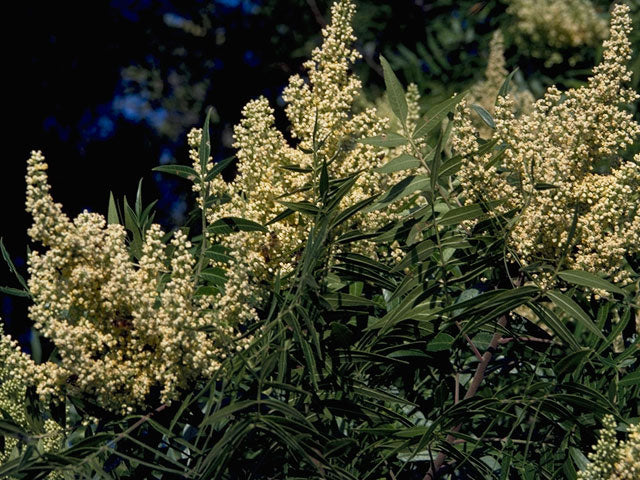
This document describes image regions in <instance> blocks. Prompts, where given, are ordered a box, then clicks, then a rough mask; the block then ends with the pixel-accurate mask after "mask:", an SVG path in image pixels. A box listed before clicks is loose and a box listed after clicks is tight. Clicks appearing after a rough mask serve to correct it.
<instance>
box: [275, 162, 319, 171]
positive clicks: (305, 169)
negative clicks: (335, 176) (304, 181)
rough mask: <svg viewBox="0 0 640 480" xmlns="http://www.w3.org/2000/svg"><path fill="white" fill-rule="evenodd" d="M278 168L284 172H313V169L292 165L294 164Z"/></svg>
mask: <svg viewBox="0 0 640 480" xmlns="http://www.w3.org/2000/svg"><path fill="white" fill-rule="evenodd" d="M278 168H281V169H283V170H288V171H290V172H296V173H311V172H312V171H313V169H312V168H309V167H301V166H300V165H292V164H286V165H280V166H279V167H278Z"/></svg>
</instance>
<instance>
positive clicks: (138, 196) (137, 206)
mask: <svg viewBox="0 0 640 480" xmlns="http://www.w3.org/2000/svg"><path fill="white" fill-rule="evenodd" d="M134 208H135V209H136V210H135V211H136V217H137V218H138V220H140V219H141V217H142V179H140V181H139V182H138V190H136V203H135V205H134Z"/></svg>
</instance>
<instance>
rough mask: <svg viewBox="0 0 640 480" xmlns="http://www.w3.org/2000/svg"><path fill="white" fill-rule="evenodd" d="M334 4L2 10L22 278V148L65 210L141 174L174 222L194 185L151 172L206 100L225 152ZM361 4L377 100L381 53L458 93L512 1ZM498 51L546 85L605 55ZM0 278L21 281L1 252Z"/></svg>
mask: <svg viewBox="0 0 640 480" xmlns="http://www.w3.org/2000/svg"><path fill="white" fill-rule="evenodd" d="M330 3H331V2H329V1H321V0H318V1H312V0H289V1H282V0H260V1H258V0H256V1H252V0H216V1H208V2H205V1H195V0H185V1H177V0H176V1H174V2H172V1H168V0H111V1H95V2H79V1H71V2H10V3H8V4H7V5H6V6H3V7H2V9H3V17H4V19H5V28H4V29H3V35H4V36H5V38H4V45H5V50H4V51H5V52H6V54H7V55H6V56H5V58H4V63H5V67H4V68H3V72H4V75H3V79H4V91H5V99H6V101H5V102H4V104H5V105H8V108H7V109H5V111H4V112H3V113H4V117H5V122H4V123H5V127H4V132H5V135H4V138H5V144H6V145H7V146H8V147H9V148H8V151H7V152H6V154H5V158H4V161H3V164H2V168H1V169H0V172H1V173H0V196H1V198H0V200H1V205H2V210H1V211H2V214H1V222H0V236H1V237H3V241H4V244H5V246H6V247H7V250H8V252H9V254H10V255H11V257H12V259H13V261H14V262H15V264H16V266H17V268H18V269H19V270H20V271H21V272H22V273H23V275H25V276H26V265H25V260H26V246H27V245H28V239H27V236H26V230H27V228H28V225H29V222H30V219H29V218H28V217H27V216H26V214H25V213H24V190H25V184H24V174H25V161H26V159H27V158H28V156H29V152H30V150H32V149H41V150H42V151H43V152H44V154H45V156H46V158H47V160H48V162H49V176H50V182H51V185H52V193H53V196H54V199H55V200H56V201H57V202H61V203H62V204H63V205H64V209H65V211H66V212H67V214H69V215H70V216H72V217H73V216H75V215H77V214H78V213H79V212H81V211H82V210H83V209H88V210H92V211H98V212H102V213H106V209H107V201H108V196H109V192H110V191H112V192H113V193H114V195H115V197H116V198H122V196H123V195H127V196H128V197H129V198H133V197H134V196H135V192H136V187H137V184H138V181H139V179H141V178H142V179H143V198H144V201H145V203H148V202H150V201H152V200H154V199H156V198H157V199H159V203H158V214H157V217H156V220H157V221H159V222H160V223H161V224H163V225H164V227H165V228H172V227H174V226H176V225H179V224H181V223H182V222H183V221H184V218H185V214H186V213H187V210H188V208H190V205H192V204H190V196H189V192H188V188H187V187H188V186H187V185H186V184H183V183H181V182H180V181H175V180H172V179H169V178H167V177H166V176H164V175H161V174H153V173H152V172H151V169H152V168H153V167H154V166H157V165H159V164H165V163H186V162H188V158H187V148H186V133H187V132H188V130H189V129H190V128H191V127H193V126H201V124H202V121H203V119H204V115H205V111H206V109H207V107H209V106H213V107H214V109H215V113H214V116H213V120H214V122H213V126H212V139H213V154H214V157H215V158H224V157H226V156H229V155H230V154H232V153H233V151H232V149H231V148H230V147H231V132H232V127H233V125H234V124H236V123H237V122H238V120H239V118H240V111H241V109H242V106H243V105H244V104H245V103H246V102H247V101H248V100H250V99H252V98H255V97H256V96H258V95H265V96H267V97H268V98H269V100H270V102H271V104H272V105H274V106H276V107H277V106H282V100H281V98H280V94H281V92H282V89H283V88H284V86H285V84H286V81H287V78H288V77H289V76H290V75H291V74H293V73H296V72H301V64H302V62H303V61H304V60H305V59H306V58H308V56H309V54H310V51H311V49H312V48H313V47H315V46H316V45H317V44H318V43H319V41H320V37H319V32H320V29H321V27H322V25H323V24H324V22H325V21H327V20H328V15H327V13H328V7H329V5H330ZM357 3H358V14H357V17H356V20H355V26H356V35H357V36H358V39H359V40H358V44H357V48H358V49H359V50H360V51H361V52H362V53H363V55H364V59H363V60H362V61H360V62H359V63H358V64H357V65H356V66H355V70H356V71H357V73H358V74H359V75H360V77H361V78H362V79H363V82H364V84H365V86H366V92H367V95H368V96H369V98H370V99H373V98H375V97H376V96H377V95H379V94H380V88H381V84H382V79H381V76H380V72H379V67H378V55H379V54H380V53H384V54H385V56H386V57H387V58H388V59H389V60H390V61H391V63H392V65H393V66H394V67H395V68H396V69H397V70H398V72H399V76H400V77H401V79H402V80H403V81H409V80H411V81H417V82H418V83H419V86H420V89H421V91H422V93H423V94H424V95H425V96H426V97H427V98H429V99H438V98H442V97H443V96H445V95H450V94H451V93H452V92H453V91H460V90H462V89H463V88H466V87H467V86H468V85H470V84H471V83H472V82H473V81H474V80H476V79H478V78H479V77H480V76H481V75H482V73H483V69H484V66H485V64H486V54H487V45H488V42H489V38H490V34H491V32H492V31H493V30H494V29H495V28H497V27H499V26H503V27H504V26H505V25H506V26H507V27H508V22H509V18H508V17H507V16H506V15H505V8H506V6H505V5H504V4H503V3H501V2H499V1H497V0H494V1H490V2H475V1H460V2H454V1H447V0H437V1H432V2H430V1H421V0H398V1H395V0H394V1H393V2H391V1H374V0H369V1H360V2H357ZM192 25H196V26H197V27H201V28H197V27H196V28H195V30H194V28H192ZM507 43H508V44H509V43H510V42H509V38H508V33H507ZM507 56H508V57H509V58H510V60H511V66H513V65H515V64H516V63H517V64H518V65H519V66H520V68H521V70H522V71H523V72H524V75H523V76H522V77H523V79H525V80H526V81H527V82H528V83H529V85H530V86H531V88H533V90H534V91H536V90H537V93H539V92H540V91H541V89H542V88H544V86H545V85H548V84H550V83H560V85H563V84H565V85H572V84H575V83H579V82H581V81H583V80H584V78H586V75H587V74H588V68H589V67H590V66H592V65H593V62H594V61H595V59H596V58H597V56H598V51H597V50H593V51H589V52H587V53H586V54H585V57H584V62H583V63H582V64H579V65H577V66H576V67H575V72H574V73H573V74H567V72H566V71H565V70H564V69H559V70H545V69H544V68H543V67H541V65H540V61H539V60H536V59H529V58H526V56H523V55H522V54H520V53H519V52H516V51H515V49H514V48H513V47H511V48H510V50H508V55H507ZM131 66H133V67H134V69H133V71H134V74H132V73H131V72H132V69H131ZM145 72H148V73H149V74H148V75H146V74H145ZM540 72H541V73H540ZM136 76H137V80H136V79H135V78H134V79H133V80H132V77H136ZM523 81H524V80H523ZM278 115H279V117H278V118H279V121H280V122H281V123H282V126H286V124H285V123H284V122H283V121H282V112H281V111H280V112H279V113H278ZM0 286H11V287H18V286H19V285H18V283H17V281H16V280H15V278H14V277H13V276H12V275H11V274H10V273H9V271H8V268H7V267H6V266H5V265H4V263H1V264H0ZM0 295H1V299H0V317H2V319H3V320H4V322H5V330H7V331H9V332H11V333H13V334H15V335H17V336H18V337H19V338H20V340H21V342H22V343H23V344H25V345H26V344H27V343H28V338H29V337H28V335H29V333H28V321H26V307H27V305H28V302H27V300H26V299H22V298H14V297H9V296H7V295H2V294H0Z"/></svg>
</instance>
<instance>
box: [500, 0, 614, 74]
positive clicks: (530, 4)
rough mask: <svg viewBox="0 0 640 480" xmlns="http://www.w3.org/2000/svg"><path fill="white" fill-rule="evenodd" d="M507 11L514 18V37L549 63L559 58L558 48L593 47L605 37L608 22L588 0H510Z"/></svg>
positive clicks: (556, 61)
mask: <svg viewBox="0 0 640 480" xmlns="http://www.w3.org/2000/svg"><path fill="white" fill-rule="evenodd" d="M507 12H508V13H510V14H511V15H513V16H514V17H515V19H516V22H515V25H514V28H513V30H514V32H515V34H516V36H515V38H516V40H517V41H518V42H519V43H520V44H521V45H523V46H526V45H528V46H531V45H533V48H532V53H533V54H534V55H535V56H538V57H540V58H547V64H548V65H550V64H553V63H558V62H560V61H562V57H561V55H560V53H559V52H558V51H557V50H558V49H563V48H575V47H579V46H595V45H597V44H598V43H600V42H601V41H602V40H604V39H605V38H606V36H607V22H606V20H605V19H604V18H602V17H601V16H600V15H599V14H598V12H597V11H596V9H595V7H594V5H593V3H592V2H591V1H590V0H563V1H558V0H510V1H509V7H508V9H507ZM536 47H537V48H536ZM549 47H551V50H550V49H549ZM553 49H555V51H553ZM569 60H570V62H573V61H575V59H574V58H572V59H569Z"/></svg>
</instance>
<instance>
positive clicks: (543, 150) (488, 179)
mask: <svg viewBox="0 0 640 480" xmlns="http://www.w3.org/2000/svg"><path fill="white" fill-rule="evenodd" d="M630 25H631V20H630V18H629V7H628V6H626V5H618V6H616V7H615V8H614V10H613V13H612V20H611V34H610V38H609V39H608V40H606V41H605V42H604V53H603V61H602V63H601V64H600V65H598V66H597V67H596V68H595V69H594V74H593V76H592V77H591V78H590V79H589V82H588V85H586V86H584V87H581V88H577V89H570V90H568V91H566V92H564V93H562V92H560V91H559V90H558V89H556V88H555V87H551V88H549V89H548V91H547V93H546V94H545V95H544V97H543V98H542V99H540V100H538V101H537V102H536V103H535V104H534V106H533V111H532V112H531V113H530V114H527V115H522V116H520V117H519V118H518V117H516V115H515V114H514V113H513V105H514V100H513V98H512V97H507V98H502V99H501V100H500V101H499V102H498V105H497V106H496V110H495V117H496V119H495V122H496V131H495V138H497V140H498V144H503V145H504V147H505V150H504V152H503V155H504V156H503V158H502V159H501V160H500V161H498V162H497V164H495V165H493V164H490V162H491V158H492V154H491V153H488V154H485V155H477V154H475V152H476V151H477V150H478V147H479V145H478V142H477V133H476V132H475V129H474V127H473V125H472V122H471V120H470V119H469V115H470V111H469V108H468V107H467V106H466V105H464V104H463V105H462V107H461V108H460V109H459V110H458V112H457V114H456V130H455V133H454V139H453V146H454V149H455V150H456V151H457V152H458V153H461V154H463V155H464V156H465V160H464V162H463V167H462V169H461V170H460V174H459V178H460V183H461V185H462V187H463V190H464V193H465V195H466V202H467V203H475V202H478V201H481V200H485V201H486V200H503V204H502V205H501V207H500V208H498V211H499V212H504V211H507V210H511V209H513V208H518V209H520V217H519V220H518V221H517V223H516V224H515V226H514V227H513V228H512V231H511V233H510V237H509V243H510V245H511V247H512V249H513V250H514V251H515V252H516V253H517V255H518V256H519V257H520V260H521V261H522V262H523V263H524V265H530V264H533V263H535V262H538V261H541V262H551V263H553V262H555V261H557V260H558V259H559V258H560V257H561V255H562V252H563V250H564V249H565V246H566V245H567V243H568V241H569V232H570V230H571V228H570V227H571V225H572V222H573V218H574V214H577V216H578V217H577V228H576V232H575V235H574V237H573V239H571V248H570V249H569V254H568V257H567V259H566V265H567V266H568V267H571V268H577V269H582V270H588V271H591V272H599V273H605V274H607V275H611V277H612V279H613V280H614V281H616V282H624V281H626V280H628V273H627V272H626V271H625V270H624V268H623V263H624V261H623V256H624V255H625V254H631V255H634V254H637V253H638V252H639V251H640V250H639V249H640V212H639V211H638V202H639V192H640V155H636V156H635V158H634V159H633V160H630V161H624V160H623V159H622V157H621V156H620V155H621V153H622V152H623V151H624V150H625V149H626V148H627V147H628V146H630V145H631V144H632V143H633V142H634V141H636V140H637V138H638V136H640V125H639V124H638V123H636V122H634V120H633V117H632V115H631V114H629V113H628V112H627V111H625V110H623V109H621V108H620V106H621V105H623V104H626V103H632V102H633V101H635V100H636V99H637V98H638V95H637V93H635V92H634V91H632V90H629V89H626V88H625V87H624V84H625V83H627V82H628V81H629V80H630V77H631V73H630V72H629V71H628V69H627V68H626V63H627V62H628V60H629V59H630V57H631V49H630V44H629V40H628V35H629V33H630V31H631V26H630ZM494 163H495V162H494ZM499 167H501V169H502V170H501V172H500V173H499V171H498V168H499ZM540 280H541V281H543V283H544V280H545V278H544V277H540Z"/></svg>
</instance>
